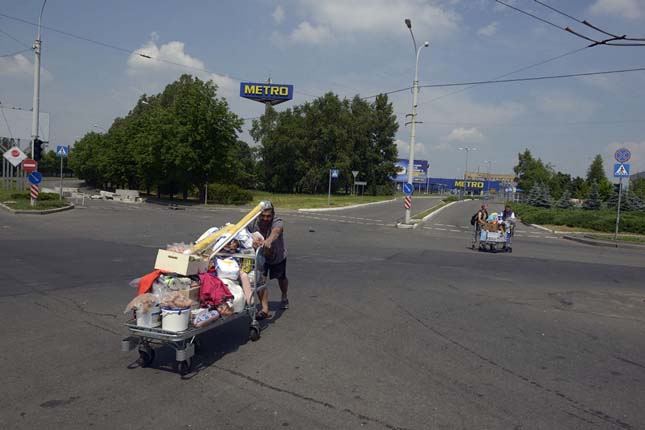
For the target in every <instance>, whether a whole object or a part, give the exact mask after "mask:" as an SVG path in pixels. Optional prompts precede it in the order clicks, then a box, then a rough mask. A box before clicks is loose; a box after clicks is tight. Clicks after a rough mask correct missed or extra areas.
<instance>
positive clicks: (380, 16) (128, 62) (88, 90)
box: [0, 0, 645, 177]
mask: <svg viewBox="0 0 645 430" xmlns="http://www.w3.org/2000/svg"><path fill="white" fill-rule="evenodd" d="M504 2H505V3H508V4H510V5H512V6H514V7H516V8H519V9H521V10H523V11H525V12H528V13H531V14H533V15H535V16H537V17H539V18H541V19H544V20H546V21H548V23H545V22H542V21H539V20H538V19H535V18H532V17H530V16H527V15H526V14H522V13H520V12H518V11H516V10H513V9H511V8H509V7H507V6H504V5H502V4H500V3H499V2H496V1H494V0H278V1H269V0H246V1H243V0H238V1H229V0H219V1H208V0H184V1H179V0H175V1H171V0H138V1H131V0H110V1H105V0H103V1H99V0H48V1H47V3H46V6H45V9H44V13H43V20H42V24H43V26H45V27H49V28H43V29H42V37H41V39H42V59H41V65H42V69H41V92H40V98H41V104H40V109H41V112H44V113H45V114H47V116H48V117H49V130H48V132H49V140H50V148H51V147H53V146H57V145H70V144H73V143H74V141H75V140H78V139H79V138H80V137H82V136H83V135H84V134H85V133H87V132H90V131H103V130H105V129H108V128H109V126H110V124H111V123H112V121H113V120H114V118H116V117H122V116H125V115H127V113H128V111H129V110H130V109H131V108H132V107H133V106H134V104H135V102H136V101H137V99H138V98H139V97H140V96H141V95H142V94H143V93H146V94H156V93H159V92H161V91H162V90H163V88H164V87H165V86H166V85H167V84H169V83H171V82H172V81H174V80H175V79H177V78H178V77H179V76H180V75H181V74H183V73H190V74H193V75H196V76H199V77H200V78H202V79H212V80H213V81H214V82H215V83H216V84H217V85H218V86H219V89H218V95H219V96H221V97H224V98H226V100H227V101H228V103H229V106H230V108H231V110H232V111H233V112H235V113H236V114H238V115H239V116H240V117H242V118H254V117H258V116H260V115H261V114H262V112H263V109H264V106H263V105H262V104H260V103H257V102H254V101H250V100H247V99H242V98H240V97H239V84H240V82H241V81H246V82H248V81H251V82H265V81H266V80H267V78H268V77H271V80H272V82H274V83H283V84H293V85H294V89H295V94H294V98H293V100H292V101H289V102H286V103H283V104H281V105H278V106H277V109H278V110H282V109H287V108H289V107H293V106H296V105H300V104H303V103H305V102H307V101H311V100H313V99H314V98H316V97H318V96H321V95H323V94H325V93H326V92H328V91H332V92H334V93H336V94H338V95H340V96H341V97H347V98H352V97H353V96H355V95H356V94H359V95H360V96H361V97H368V96H372V95H374V94H378V93H380V92H388V91H393V90H397V89H402V88H407V87H410V86H411V85H412V81H413V79H414V72H415V58H416V57H415V51H414V46H413V42H412V38H411V36H410V32H409V30H408V28H407V27H406V26H405V24H404V19H406V18H410V19H411V20H412V30H413V32H414V36H415V39H416V41H417V43H418V45H419V46H421V45H422V44H423V42H424V41H428V42H430V45H429V47H427V48H422V50H421V52H420V57H419V84H420V85H421V86H423V85H436V84H448V83H462V82H472V81H482V80H491V79H496V78H499V77H501V76H503V75H507V74H509V73H511V72H514V71H517V70H518V69H523V68H525V67H528V66H532V65H535V64H537V63H541V62H543V61H545V60H550V59H553V58H555V57H558V56H562V55H563V54H567V55H564V56H562V57H561V58H558V59H554V60H553V61H548V62H545V63H543V64H539V65H536V66H535V67H530V68H527V69H525V70H523V71H520V72H518V73H513V74H510V75H508V76H506V79H509V78H526V77H536V76H547V75H562V74H574V73H587V72H598V71H608V70H618V69H628V68H638V67H645V55H644V54H645V46H634V47H626V46H595V47H591V48H586V49H581V48H585V47H586V46H587V45H589V44H590V42H588V41H585V40H583V39H581V38H579V37H576V36H575V35H573V34H571V33H568V32H565V31H563V30H562V29H561V28H564V27H567V26H569V27H571V28H572V29H574V30H575V31H577V32H579V33H581V34H584V35H586V36H587V37H590V38H592V39H594V40H598V39H601V38H603V37H606V36H605V35H603V34H601V33H598V32H596V31H594V30H593V29H591V28H588V27H586V26H584V25H582V24H580V23H578V22H576V20H579V21H582V20H587V21H588V22H591V23H592V24H594V25H595V26H596V27H599V28H601V29H603V30H605V31H607V32H609V33H613V34H619V35H623V34H626V35H627V36H629V37H634V38H639V37H641V38H642V37H645V25H644V24H645V0H566V1H565V0H542V3H545V4H547V5H548V6H551V7H553V8H556V9H559V10H561V11H562V12H565V13H566V14H568V15H570V16H571V17H572V18H575V19H576V20H574V19H572V18H568V17H565V16H563V15H561V14H558V13H556V12H555V11H553V10H551V9H549V8H547V7H545V6H543V5H541V4H539V3H538V2H536V1H534V0H504ZM41 6H42V0H0V103H1V104H0V107H3V108H4V109H1V110H0V111H1V112H3V113H5V117H7V118H8V119H7V120H6V121H5V120H4V118H3V117H0V135H7V134H10V133H12V134H14V135H16V136H18V135H20V134H21V133H24V134H26V135H27V136H28V135H29V134H30V130H31V117H30V115H31V113H30V112H29V109H31V106H32V99H33V80H34V79H33V70H34V65H33V62H34V55H33V52H32V51H31V50H30V49H29V48H30V47H31V45H32V44H33V40H34V39H35V37H36V27H35V26H34V25H32V24H29V23H25V22H22V21H19V20H24V21H28V22H30V23H35V22H37V21H38V15H39V13H40V8H41ZM16 18H17V19H19V20H17V19H16ZM558 27H559V28H558ZM54 30H57V31H54ZM61 32H62V33H61ZM64 33H67V34H64ZM70 35H73V36H77V37H72V36H70ZM83 39H91V40H92V41H94V43H93V42H90V41H88V40H83ZM96 42H98V43H96ZM19 51H24V52H19ZM573 51H578V52H573ZM137 53H143V54H146V55H148V56H151V57H153V58H155V59H157V60H164V61H157V60H155V59H146V58H143V57H141V56H139V55H137ZM170 63H177V64H179V65H180V66H178V65H173V64H170ZM389 97H390V100H391V101H392V102H393V105H394V111H395V112H396V115H397V117H398V120H399V124H400V127H399V131H398V133H397V135H396V139H397V141H396V142H397V146H398V149H399V156H400V157H401V158H405V159H407V158H408V157H409V153H410V149H409V142H410V127H409V126H407V127H406V126H404V122H405V115H406V114H408V113H410V112H411V110H412V93H411V91H410V90H405V91H400V92H396V93H392V94H391V95H390V96H389ZM370 100H371V99H370ZM18 108H21V109H24V111H23V112H20V111H18V110H17V109H18ZM10 111H11V112H10ZM417 113H418V116H417V120H418V121H421V122H422V123H420V124H418V125H417V127H416V143H415V158H416V159H424V160H428V162H429V165H430V171H429V174H430V176H431V177H460V176H462V175H463V172H464V169H465V162H466V156H465V154H466V152H465V151H460V150H459V148H460V147H461V148H463V147H474V148H476V150H474V151H471V152H470V155H469V164H468V170H469V171H476V170H478V169H479V170H480V171H481V172H485V171H488V169H489V167H490V169H491V170H492V171H493V172H496V173H512V169H513V166H514V165H515V164H517V154H518V152H522V151H524V149H526V148H528V149H530V150H531V152H532V153H533V155H534V156H536V157H539V158H541V159H542V160H543V161H544V162H546V163H550V164H552V165H553V166H554V167H555V169H556V170H560V171H563V172H565V173H570V174H572V175H580V176H585V174H586V170H587V168H588V166H589V164H590V163H591V161H592V159H593V158H594V157H595V155H596V154H601V155H602V156H603V159H604V161H605V167H606V170H607V174H608V175H611V169H612V168H613V164H614V160H613V153H614V151H615V150H616V149H618V148H620V147H627V148H628V149H630V150H631V152H632V160H631V170H632V172H637V171H643V170H645V71H637V72H631V73H620V74H606V75H598V76H591V77H575V78H568V79H553V80H540V81H525V82H514V83H500V84H491V85H477V86H472V87H464V86H460V87H434V88H421V90H420V93H419V103H418V108H417ZM47 116H45V118H47ZM7 124H9V127H7ZM250 126H251V120H247V121H245V126H244V131H243V133H242V134H241V136H240V137H241V138H242V139H243V140H245V141H247V142H248V143H249V144H251V145H255V143H254V142H252V139H251V138H250V136H249V134H248V129H249V128H250ZM8 129H10V130H11V132H9V131H7V130H8Z"/></svg>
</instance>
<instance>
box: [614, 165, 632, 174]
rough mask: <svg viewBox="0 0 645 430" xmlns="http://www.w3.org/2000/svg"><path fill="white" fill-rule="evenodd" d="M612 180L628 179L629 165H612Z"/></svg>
mask: <svg viewBox="0 0 645 430" xmlns="http://www.w3.org/2000/svg"><path fill="white" fill-rule="evenodd" d="M614 178H629V164H625V163H620V164H614Z"/></svg>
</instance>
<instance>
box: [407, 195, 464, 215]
mask: <svg viewBox="0 0 645 430" xmlns="http://www.w3.org/2000/svg"><path fill="white" fill-rule="evenodd" d="M457 200H459V198H458V197H456V196H448V197H446V198H445V199H443V200H442V201H441V202H440V203H439V204H438V205H436V206H434V207H431V208H430V209H428V210H425V211H423V212H420V213H418V214H416V215H414V216H413V217H412V219H423V218H424V217H426V216H428V215H430V214H431V213H432V212H434V211H437V210H439V209H441V208H442V207H444V206H446V205H447V204H448V203H451V202H456V201H457Z"/></svg>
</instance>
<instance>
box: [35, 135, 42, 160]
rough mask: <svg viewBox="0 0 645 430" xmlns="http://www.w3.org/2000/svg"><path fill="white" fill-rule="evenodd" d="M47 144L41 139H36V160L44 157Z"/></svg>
mask: <svg viewBox="0 0 645 430" xmlns="http://www.w3.org/2000/svg"><path fill="white" fill-rule="evenodd" d="M44 146H45V144H44V143H43V141H42V140H40V139H34V160H36V161H40V159H41V158H43V149H45V148H44Z"/></svg>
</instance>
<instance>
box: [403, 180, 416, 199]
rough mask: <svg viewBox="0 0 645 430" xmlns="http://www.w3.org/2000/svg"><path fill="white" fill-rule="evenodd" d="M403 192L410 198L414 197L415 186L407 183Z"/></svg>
mask: <svg viewBox="0 0 645 430" xmlns="http://www.w3.org/2000/svg"><path fill="white" fill-rule="evenodd" d="M403 192H404V193H405V194H406V195H408V196H410V195H412V192H414V186H412V184H411V183H409V182H407V183H406V184H405V185H403Z"/></svg>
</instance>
